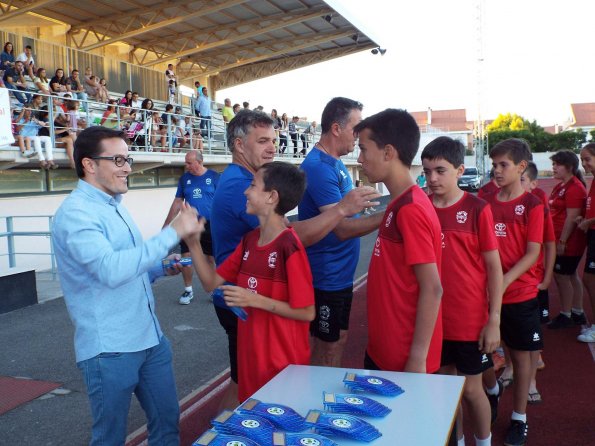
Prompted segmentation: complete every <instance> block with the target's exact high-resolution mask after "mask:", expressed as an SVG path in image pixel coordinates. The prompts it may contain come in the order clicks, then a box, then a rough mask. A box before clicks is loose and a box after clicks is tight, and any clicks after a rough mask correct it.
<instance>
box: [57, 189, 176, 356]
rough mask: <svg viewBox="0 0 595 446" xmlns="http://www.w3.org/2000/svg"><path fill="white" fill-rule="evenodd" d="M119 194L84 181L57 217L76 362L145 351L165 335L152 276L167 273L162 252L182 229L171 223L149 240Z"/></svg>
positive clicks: (60, 267) (61, 270)
mask: <svg viewBox="0 0 595 446" xmlns="http://www.w3.org/2000/svg"><path fill="white" fill-rule="evenodd" d="M121 201H122V196H121V195H116V197H112V196H111V195H109V194H106V193H104V192H102V191H101V190H99V189H97V188H96V187H94V186H92V185H90V184H89V183H87V182H86V181H83V180H79V182H78V184H77V187H76V189H75V190H74V191H72V193H71V194H70V195H69V196H68V197H67V198H66V199H65V200H64V202H63V203H62V205H61V206H60V208H59V209H58V211H57V212H56V215H55V217H54V224H53V227H52V241H53V245H54V251H55V253H56V260H57V261H58V272H59V274H60V283H61V285H62V291H64V300H65V302H66V307H67V309H68V313H69V315H70V319H71V320H72V322H73V324H74V350H75V354H76V360H77V362H80V361H84V360H86V359H89V358H93V357H95V356H97V355H98V354H100V353H103V352H138V351H142V350H146V349H148V348H151V347H154V346H155V345H157V344H159V341H160V339H161V336H162V335H163V333H162V331H161V327H160V326H159V321H158V320H157V316H156V315H155V299H154V297H153V291H152V289H151V282H152V281H153V280H155V279H156V278H157V277H159V276H162V275H163V269H162V267H161V259H163V258H164V257H165V256H167V254H168V251H169V249H170V248H171V247H173V246H174V245H176V243H178V236H177V235H176V232H175V230H174V229H173V228H171V227H169V226H168V227H167V228H165V229H163V230H162V231H161V232H160V233H159V234H158V235H156V236H155V237H152V238H150V239H148V240H146V241H143V239H142V236H141V233H140V231H139V230H138V228H137V226H136V225H135V224H134V222H133V221H132V218H131V217H130V215H129V214H128V211H127V210H126V209H125V208H124V206H123V205H122V204H121Z"/></svg>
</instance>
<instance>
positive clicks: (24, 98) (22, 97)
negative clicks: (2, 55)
mask: <svg viewBox="0 0 595 446" xmlns="http://www.w3.org/2000/svg"><path fill="white" fill-rule="evenodd" d="M4 84H5V85H6V86H7V87H8V88H12V94H13V95H14V97H15V98H16V99H17V101H19V102H20V103H21V104H23V105H25V104H26V103H28V102H29V101H31V98H32V97H33V96H31V94H29V93H25V94H23V93H19V90H21V91H26V90H25V89H24V88H23V87H19V86H18V85H17V84H12V83H10V82H7V81H4Z"/></svg>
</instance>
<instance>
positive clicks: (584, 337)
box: [576, 327, 595, 342]
mask: <svg viewBox="0 0 595 446" xmlns="http://www.w3.org/2000/svg"><path fill="white" fill-rule="evenodd" d="M576 339H577V340H578V341H580V342H595V329H593V328H592V327H591V330H587V331H585V332H584V333H581V334H580V335H578V337H577V338H576Z"/></svg>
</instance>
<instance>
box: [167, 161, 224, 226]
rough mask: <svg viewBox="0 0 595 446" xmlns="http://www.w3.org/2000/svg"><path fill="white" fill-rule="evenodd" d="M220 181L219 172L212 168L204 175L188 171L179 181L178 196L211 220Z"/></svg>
mask: <svg viewBox="0 0 595 446" xmlns="http://www.w3.org/2000/svg"><path fill="white" fill-rule="evenodd" d="M218 182H219V174H218V173H217V172H215V171H214V170H211V169H207V171H206V172H205V173H203V174H202V175H193V174H191V173H190V172H186V173H185V174H184V175H182V176H181V177H180V180H179V181H178V190H177V191H176V198H183V199H184V201H186V203H188V204H189V205H190V206H192V207H193V208H195V209H196V210H197V211H198V214H199V215H200V216H201V217H204V218H206V219H207V220H210V219H211V208H212V207H213V198H214V197H215V189H216V188H217V183H218Z"/></svg>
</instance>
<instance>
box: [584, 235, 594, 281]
mask: <svg viewBox="0 0 595 446" xmlns="http://www.w3.org/2000/svg"><path fill="white" fill-rule="evenodd" d="M585 272H586V273H589V274H595V229H589V231H588V232H587V260H586V261H585Z"/></svg>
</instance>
